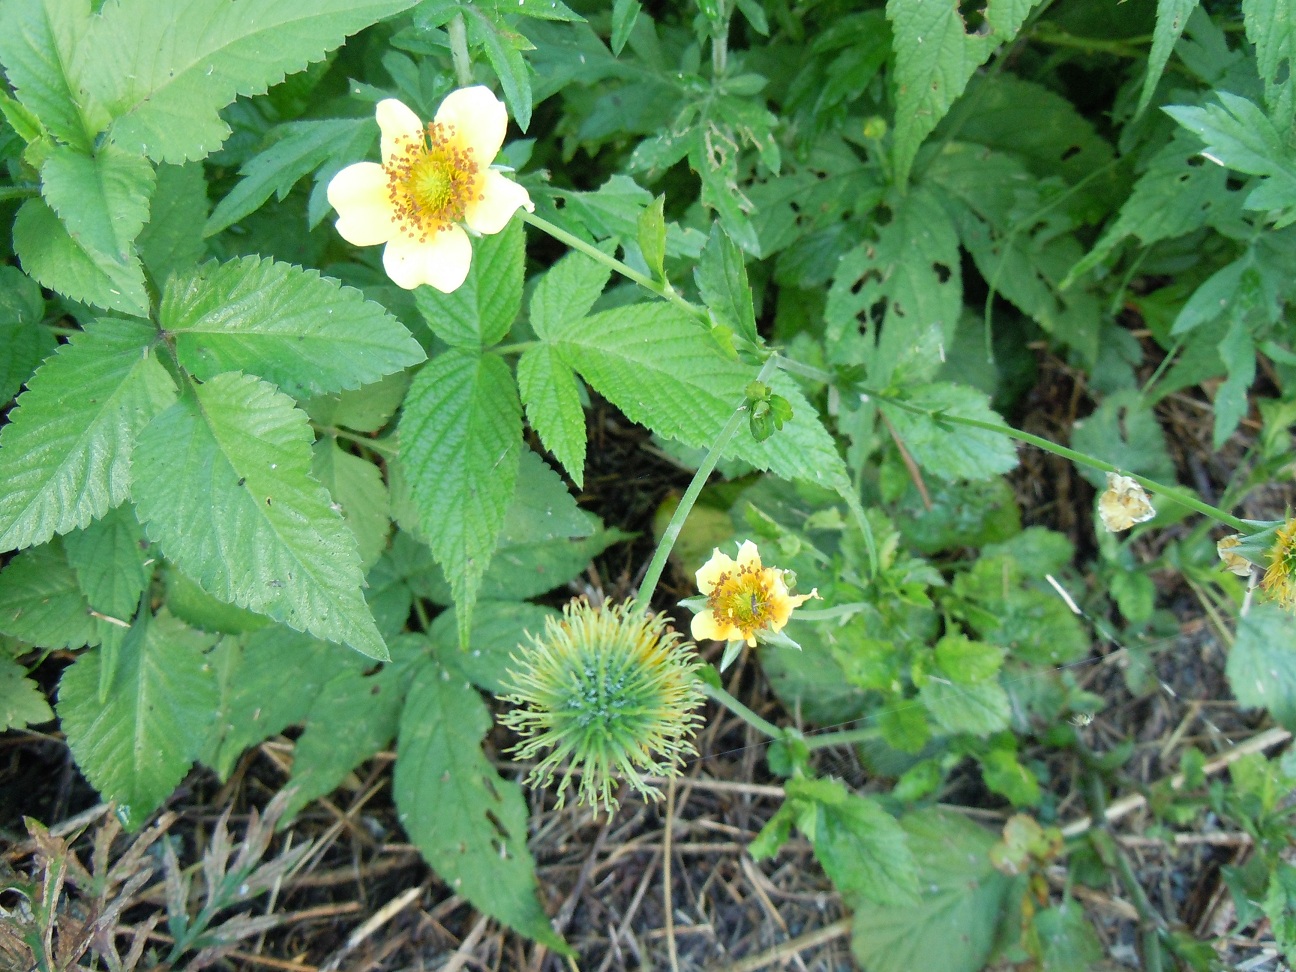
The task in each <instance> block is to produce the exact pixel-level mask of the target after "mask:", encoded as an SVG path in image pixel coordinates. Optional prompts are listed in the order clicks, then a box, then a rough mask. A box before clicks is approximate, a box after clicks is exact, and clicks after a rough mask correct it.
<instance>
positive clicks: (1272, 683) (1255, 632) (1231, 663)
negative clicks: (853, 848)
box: [0, 575, 1296, 729]
mask: <svg viewBox="0 0 1296 972" xmlns="http://www.w3.org/2000/svg"><path fill="white" fill-rule="evenodd" d="M0 576H2V575H0ZM1293 644H1296V618H1294V617H1292V615H1291V614H1290V613H1288V612H1287V611H1284V610H1283V609H1282V608H1281V607H1279V606H1278V605H1277V604H1255V605H1252V607H1251V610H1250V611H1248V612H1247V613H1246V614H1244V615H1243V616H1242V620H1241V621H1239V622H1238V629H1237V641H1236V642H1235V643H1234V645H1233V648H1232V650H1231V651H1230V652H1229V657H1228V667H1227V674H1228V680H1229V685H1230V686H1231V687H1232V689H1233V694H1234V695H1235V696H1237V700H1238V702H1240V703H1241V704H1242V705H1243V706H1245V707H1247V708H1263V709H1267V710H1268V711H1269V713H1270V714H1271V715H1272V716H1273V717H1274V719H1275V720H1277V721H1278V722H1279V723H1280V724H1282V725H1284V726H1286V727H1287V728H1289V729H1290V728H1293V727H1296V655H1294V654H1293V653H1292V650H1291V646H1292V645H1293Z"/></svg>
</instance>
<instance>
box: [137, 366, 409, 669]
mask: <svg viewBox="0 0 1296 972" xmlns="http://www.w3.org/2000/svg"><path fill="white" fill-rule="evenodd" d="M312 438H313V436H312V434H311V429H310V425H309V423H308V422H307V421H306V416H305V414H303V413H302V412H300V411H298V410H297V409H295V408H294V407H293V402H292V399H290V398H288V397H287V396H286V395H284V394H282V393H281V392H278V391H276V390H275V389H274V388H273V387H272V386H271V385H268V384H266V383H265V382H263V381H259V380H257V379H256V378H253V377H252V376H250V375H240V374H223V375H217V376H216V377H214V378H212V379H211V380H210V381H208V382H207V383H206V384H204V385H201V386H199V387H197V388H194V389H192V391H191V392H189V393H188V394H186V395H185V396H184V397H183V398H182V399H181V400H180V401H178V402H177V403H176V404H175V405H173V406H171V408H169V409H167V410H166V411H165V412H163V413H162V414H161V415H159V416H158V417H157V418H156V419H154V420H153V422H152V423H151V424H150V425H149V427H148V428H147V429H145V430H144V432H143V433H141V434H140V437H139V443H138V444H137V445H136V448H135V455H134V475H135V483H134V488H133V490H132V492H133V495H134V499H135V506H136V512H137V513H138V514H139V517H140V520H141V522H142V523H143V524H144V528H145V531H146V532H147V534H148V536H149V538H150V539H151V540H153V541H154V542H155V543H157V544H158V546H160V547H161V548H162V552H163V553H164V554H166V556H167V558H168V559H169V560H171V561H172V563H174V564H175V565H176V566H177V567H179V568H180V569H181V570H183V571H184V572H185V573H186V574H188V575H189V576H190V577H191V578H193V579H194V580H195V581H197V582H198V584H199V586H201V587H202V588H203V589H204V590H206V591H207V592H208V593H209V594H212V595H213V596H215V597H217V598H219V599H221V600H223V601H229V602H231V603H234V604H237V605H238V606H239V607H244V608H249V609H250V610H253V611H257V612H259V613H261V614H265V615H268V616H269V617H272V618H274V619H275V620H277V621H282V622H284V623H285V624H287V625H288V626H289V627H292V628H296V629H297V630H299V631H306V632H309V633H310V634H313V635H315V636H317V637H320V638H324V639H327V640H329V641H336V642H339V643H341V644H346V645H350V646H351V647H352V648H355V649H356V650H357V651H360V652H363V653H364V654H366V655H369V656H370V657H373V658H386V656H387V651H386V648H385V647H384V645H383V640H382V637H381V636H380V635H379V634H378V629H377V628H376V627H374V622H373V618H372V616H371V615H370V613H369V608H368V606H367V605H366V604H365V601H364V597H363V596H362V594H361V588H362V587H363V586H364V575H363V573H362V572H361V570H360V558H359V555H358V553H357V551H356V545H355V540H354V538H353V537H352V536H351V534H350V533H349V532H348V531H347V529H346V526H345V524H344V523H343V521H342V517H341V516H340V515H339V514H338V513H336V512H335V511H334V510H333V509H331V508H330V500H329V496H328V493H327V492H325V490H324V489H323V487H321V486H320V485H319V484H318V483H316V482H315V481H314V480H313V479H311V478H310V474H309V473H310V462H311V453H310V444H311V439H312Z"/></svg>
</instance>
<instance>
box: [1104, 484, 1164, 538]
mask: <svg viewBox="0 0 1296 972" xmlns="http://www.w3.org/2000/svg"><path fill="white" fill-rule="evenodd" d="M1098 516H1099V518H1101V520H1102V524H1103V526H1105V527H1106V528H1107V532H1108V533H1119V532H1120V531H1122V530H1128V529H1129V528H1130V527H1132V526H1133V525H1134V524H1135V523H1142V522H1144V521H1145V520H1150V519H1152V517H1154V516H1156V510H1154V509H1153V508H1152V503H1151V502H1150V501H1149V500H1148V495H1147V493H1145V492H1144V491H1143V487H1142V486H1140V485H1139V484H1138V483H1137V482H1136V481H1135V480H1133V479H1130V478H1129V477H1128V476H1121V475H1118V474H1117V473H1108V474H1107V489H1106V491H1105V492H1104V493H1103V494H1102V495H1101V496H1099V497H1098Z"/></svg>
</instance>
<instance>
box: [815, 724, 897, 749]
mask: <svg viewBox="0 0 1296 972" xmlns="http://www.w3.org/2000/svg"><path fill="white" fill-rule="evenodd" d="M881 732H882V730H881V729H879V728H878V727H877V726H861V727H860V728H859V729H842V730H841V731H840V732H820V733H816V734H815V735H813V736H806V737H805V740H804V741H805V744H806V748H807V749H827V748H828V747H829V746H849V745H852V744H853V743H860V742H868V741H869V740H872V739H876V738H877V737H878V736H879V735H880V734H881Z"/></svg>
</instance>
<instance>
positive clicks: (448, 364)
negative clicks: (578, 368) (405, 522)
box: [399, 348, 522, 637]
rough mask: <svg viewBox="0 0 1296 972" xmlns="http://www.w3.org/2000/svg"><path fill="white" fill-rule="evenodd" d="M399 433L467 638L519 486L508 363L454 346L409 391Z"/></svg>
mask: <svg viewBox="0 0 1296 972" xmlns="http://www.w3.org/2000/svg"><path fill="white" fill-rule="evenodd" d="M399 435H400V442H401V453H400V459H399V465H400V468H401V469H402V470H404V473H405V477H406V481H407V483H408V487H409V495H410V497H411V498H412V500H413V502H414V505H415V507H416V509H417V510H418V516H419V526H420V528H421V530H422V533H423V536H424V537H425V538H426V539H427V543H428V546H429V547H431V549H432V553H433V555H434V556H435V557H436V560H437V563H439V564H440V565H441V567H442V569H443V570H444V571H445V573H446V576H447V577H448V578H449V580H450V586H451V589H452V591H453V592H454V600H455V605H456V606H457V607H458V609H459V618H460V625H461V628H460V631H461V636H463V637H466V636H467V634H468V625H469V623H470V622H471V619H472V604H473V601H475V600H476V598H477V589H478V587H479V586H480V584H481V578H482V575H483V574H484V573H485V572H486V567H487V565H488V564H489V563H490V558H491V552H492V551H493V550H494V549H495V541H496V538H497V537H498V536H499V532H500V529H501V527H503V525H504V516H505V514H506V513H507V512H508V505H509V500H510V499H511V498H512V496H513V486H514V483H515V482H516V481H517V471H518V456H519V454H520V452H521V448H522V406H521V404H520V403H519V402H518V398H517V388H516V386H515V385H514V382H513V376H512V375H510V374H509V370H508V366H507V365H505V364H504V362H503V361H501V360H500V359H499V358H497V357H495V356H494V355H481V354H477V353H474V352H471V351H466V350H459V349H453V348H452V349H451V350H449V351H446V352H445V353H443V354H441V355H438V356H437V357H436V358H433V359H432V360H431V361H430V362H428V364H427V365H425V366H424V367H423V369H422V370H421V371H420V372H419V373H418V375H416V376H415V378H414V382H413V384H412V385H411V386H410V390H409V395H408V396H407V397H406V400H405V408H404V411H403V412H402V414H401V419H400V426H399Z"/></svg>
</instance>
